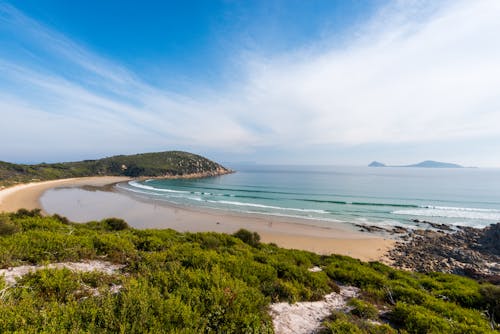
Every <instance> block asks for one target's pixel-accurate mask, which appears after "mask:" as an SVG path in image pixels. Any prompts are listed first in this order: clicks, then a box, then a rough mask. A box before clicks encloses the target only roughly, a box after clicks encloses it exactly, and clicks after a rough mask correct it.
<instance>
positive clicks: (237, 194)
mask: <svg viewBox="0 0 500 334" xmlns="http://www.w3.org/2000/svg"><path fill="white" fill-rule="evenodd" d="M117 187H118V188H119V189H120V190H121V191H125V192H128V193H130V194H135V195H138V196H140V197H142V198H146V199H147V198H151V199H154V200H155V201H165V202H170V203H173V204H177V205H182V206H188V207H197V208H210V209H217V210H226V211H233V212H241V213H251V214H263V215H274V216H281V217H293V218H301V219H307V220H311V222H313V221H314V225H322V226H328V225H331V224H334V223H336V222H348V223H354V224H363V225H377V226H381V227H390V226H395V225H400V226H405V227H409V228H416V227H422V224H420V223H416V222H414V220H419V221H430V222H433V223H445V224H449V225H462V226H473V227H484V226H487V225H489V224H491V223H496V222H499V221H500V169H480V168H463V169H437V168H408V167H406V168H404V167H399V168H398V167H387V168H370V167H330V166H329V167H325V166H260V165H249V166H238V167H237V172H236V173H234V174H229V175H223V176H219V177H212V178H204V179H174V180H163V179H150V180H144V181H130V182H128V183H122V184H119V185H117Z"/></svg>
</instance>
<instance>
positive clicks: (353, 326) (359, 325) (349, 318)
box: [319, 311, 398, 334]
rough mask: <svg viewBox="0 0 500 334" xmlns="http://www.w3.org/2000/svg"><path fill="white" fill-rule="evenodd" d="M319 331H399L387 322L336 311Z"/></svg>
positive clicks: (381, 333) (371, 333) (362, 333)
mask: <svg viewBox="0 0 500 334" xmlns="http://www.w3.org/2000/svg"><path fill="white" fill-rule="evenodd" d="M319 333H320V334H330V333H331V334H334V333H335V334H336V333H360V334H396V333H398V332H397V331H396V330H394V329H393V328H391V327H390V326H389V325H387V324H379V323H372V322H369V321H367V320H365V319H362V318H358V317H357V316H353V315H350V314H345V313H343V312H340V311H334V312H332V314H331V315H330V316H329V317H328V318H327V319H326V320H325V321H324V322H323V327H322V329H321V330H320V331H319Z"/></svg>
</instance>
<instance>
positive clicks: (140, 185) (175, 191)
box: [128, 181, 190, 194]
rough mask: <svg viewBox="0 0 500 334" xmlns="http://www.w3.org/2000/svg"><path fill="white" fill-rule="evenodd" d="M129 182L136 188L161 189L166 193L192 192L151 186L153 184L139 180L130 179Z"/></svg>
mask: <svg viewBox="0 0 500 334" xmlns="http://www.w3.org/2000/svg"><path fill="white" fill-rule="evenodd" d="M128 184H129V185H130V186H131V187H134V188H141V189H146V190H153V191H160V192H166V193H181V194H189V193H190V192H189V191H183V190H173V189H167V188H155V187H151V186H146V185H144V184H141V183H139V182H137V181H130V182H129V183H128Z"/></svg>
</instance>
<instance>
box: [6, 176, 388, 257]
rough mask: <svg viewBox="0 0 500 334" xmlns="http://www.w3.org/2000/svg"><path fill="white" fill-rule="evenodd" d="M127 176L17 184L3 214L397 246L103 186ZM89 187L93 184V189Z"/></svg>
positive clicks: (373, 253)
mask: <svg viewBox="0 0 500 334" xmlns="http://www.w3.org/2000/svg"><path fill="white" fill-rule="evenodd" d="M126 180H128V178H125V177H89V178H75V179H64V180H55V181H46V182H37V183H30V184H23V185H17V186H14V187H11V188H7V189H3V190H1V191H0V212H2V211H5V212H7V211H15V210H17V209H19V208H27V209H34V208H41V209H44V210H47V213H49V214H52V213H56V212H57V213H59V214H62V215H65V216H67V217H68V218H70V219H71V220H74V221H77V222H85V221H89V220H99V219H102V218H105V217H110V216H114V217H120V218H123V219H125V220H127V222H129V224H130V225H131V226H133V227H135V228H172V229H174V230H177V231H181V232H204V231H213V232H221V233H233V232H235V231H237V230H238V229H240V228H245V229H248V230H251V231H255V232H257V233H259V234H260V235H261V239H262V241H263V242H274V243H276V244H277V245H279V246H281V247H285V248H295V249H303V250H308V251H313V252H316V253H319V254H331V253H336V254H342V255H348V256H351V257H354V258H358V259H360V260H364V261H372V260H381V259H382V258H383V257H384V255H385V253H386V252H387V251H388V250H389V249H390V248H391V247H393V245H394V240H392V239H388V238H383V237H381V236H378V235H374V234H368V233H366V232H359V231H357V230H356V229H355V228H354V227H353V226H351V225H349V224H339V225H335V227H328V228H325V227H318V226H311V224H310V222H307V221H302V220H299V219H290V218H284V217H274V216H263V215H247V214H236V213H232V212H223V211H217V210H199V209H196V208H186V207H178V206H174V205H170V204H168V203H165V202H161V203H160V202H151V201H145V200H141V199H140V198H135V197H131V196H128V195H127V194H124V193H122V192H117V191H103V190H99V187H103V186H106V185H110V184H113V183H117V182H123V181H126ZM85 186H87V188H86V187H85ZM89 186H90V187H93V188H92V189H91V190H89V189H88V187H89ZM82 187H83V188H82ZM108 188H110V187H108ZM111 188H112V187H111ZM85 189H87V190H85ZM44 194H45V195H44Z"/></svg>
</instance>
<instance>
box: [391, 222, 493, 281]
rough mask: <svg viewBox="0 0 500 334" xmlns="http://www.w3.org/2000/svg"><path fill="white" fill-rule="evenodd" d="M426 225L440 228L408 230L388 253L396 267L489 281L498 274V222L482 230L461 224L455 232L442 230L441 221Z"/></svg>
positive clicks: (447, 229) (448, 229)
mask: <svg viewBox="0 0 500 334" xmlns="http://www.w3.org/2000/svg"><path fill="white" fill-rule="evenodd" d="M422 223H426V224H429V222H422ZM429 225H430V226H432V227H434V228H437V227H439V228H440V229H439V230H438V231H434V230H415V231H413V233H411V231H409V233H408V234H407V235H406V236H405V237H404V238H402V240H404V241H401V242H399V243H398V244H397V245H396V247H395V248H394V249H392V250H391V251H390V252H389V258H390V259H391V260H392V261H393V264H394V265H395V266H396V267H400V268H405V269H411V270H415V271H420V272H431V271H441V272H447V273H456V274H460V275H464V276H468V277H472V278H475V279H483V280H492V281H496V280H497V279H496V277H500V223H498V224H494V225H490V226H488V227H486V228H484V229H475V228H471V227H462V228H460V229H459V230H458V231H453V230H452V229H450V228H446V229H443V226H442V224H435V223H430V224H429ZM451 231H453V232H451ZM499 280H500V279H499Z"/></svg>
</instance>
